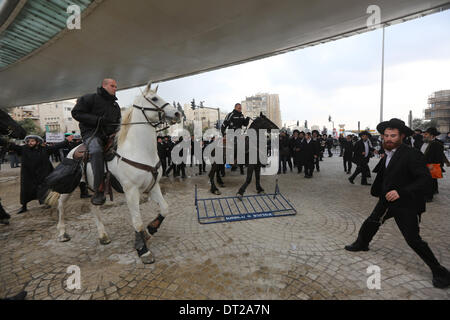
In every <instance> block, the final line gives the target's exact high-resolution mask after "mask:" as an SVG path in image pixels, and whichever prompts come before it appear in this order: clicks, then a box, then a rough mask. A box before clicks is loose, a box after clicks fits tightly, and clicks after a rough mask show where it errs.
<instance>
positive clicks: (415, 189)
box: [345, 118, 450, 288]
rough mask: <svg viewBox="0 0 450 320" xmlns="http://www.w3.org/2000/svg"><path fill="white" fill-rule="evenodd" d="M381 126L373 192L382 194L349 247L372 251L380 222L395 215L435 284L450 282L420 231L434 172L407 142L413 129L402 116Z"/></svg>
mask: <svg viewBox="0 0 450 320" xmlns="http://www.w3.org/2000/svg"><path fill="white" fill-rule="evenodd" d="M377 130H378V131H379V132H380V134H382V135H383V138H384V142H383V148H384V150H385V156H384V157H383V158H382V159H381V160H380V162H379V163H378V165H377V169H378V170H377V176H376V178H375V181H374V183H373V186H372V190H371V194H372V195H373V196H374V197H377V198H379V200H378V203H377V204H376V206H375V208H374V209H373V211H372V213H371V215H370V216H369V217H368V218H367V219H366V220H365V221H364V223H363V224H362V226H361V229H360V230H359V234H358V238H357V239H356V241H355V242H354V243H352V244H351V245H348V246H346V247H345V249H346V250H348V251H368V250H369V243H370V241H371V240H372V238H373V237H374V236H375V234H376V233H377V231H378V229H379V228H380V226H381V225H382V224H383V223H384V221H386V220H387V219H389V218H392V217H393V218H394V219H395V222H396V223H397V226H398V228H399V229H400V231H401V233H402V235H403V237H404V238H405V240H406V242H407V243H408V245H409V246H410V247H411V248H412V249H413V250H414V251H415V252H416V253H417V254H418V255H419V257H420V258H422V260H423V261H424V262H425V263H426V264H427V265H428V267H429V268H430V269H431V272H432V274H433V285H434V286H435V287H437V288H446V287H448V286H449V285H450V272H449V271H448V270H447V269H446V268H445V267H443V266H441V265H440V264H439V262H438V261H437V259H436V257H435V256H434V254H433V252H432V251H431V249H430V247H429V246H428V244H427V243H426V242H425V241H423V240H422V238H421V237H420V235H419V222H420V216H421V214H422V213H423V212H425V196H426V192H427V189H428V188H430V185H431V175H430V172H429V170H428V168H427V166H426V164H425V160H424V157H423V155H422V154H421V153H420V152H419V151H418V150H417V149H415V148H411V147H409V146H408V145H406V144H403V140H404V139H405V137H407V136H410V135H411V134H412V133H413V132H412V130H411V129H410V128H408V127H407V126H406V125H405V123H404V122H403V121H402V120H399V119H395V118H394V119H391V120H390V121H385V122H381V123H380V124H379V125H378V126H377Z"/></svg>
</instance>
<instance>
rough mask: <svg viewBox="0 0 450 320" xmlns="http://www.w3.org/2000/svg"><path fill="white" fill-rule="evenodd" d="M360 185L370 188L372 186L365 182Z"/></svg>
mask: <svg viewBox="0 0 450 320" xmlns="http://www.w3.org/2000/svg"><path fill="white" fill-rule="evenodd" d="M361 185H362V186H371V185H372V184H371V183H367V182H361Z"/></svg>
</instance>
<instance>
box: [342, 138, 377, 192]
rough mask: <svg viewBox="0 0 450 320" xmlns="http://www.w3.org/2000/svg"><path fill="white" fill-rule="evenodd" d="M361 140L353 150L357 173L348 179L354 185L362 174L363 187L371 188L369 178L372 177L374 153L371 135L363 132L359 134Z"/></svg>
mask: <svg viewBox="0 0 450 320" xmlns="http://www.w3.org/2000/svg"><path fill="white" fill-rule="evenodd" d="M359 136H360V138H361V140H359V141H358V142H356V143H355V146H354V149H353V159H352V161H353V163H355V164H356V170H355V172H354V173H353V174H352V175H351V176H350V178H348V181H350V183H351V184H354V183H355V182H354V180H355V178H356V176H357V175H358V174H360V173H361V185H363V186H370V183H368V182H367V178H368V177H370V169H369V161H370V155H371V153H372V152H373V150H374V149H373V148H372V147H371V144H370V142H369V139H370V137H371V134H370V133H369V132H367V131H362V132H361V133H360V134H359Z"/></svg>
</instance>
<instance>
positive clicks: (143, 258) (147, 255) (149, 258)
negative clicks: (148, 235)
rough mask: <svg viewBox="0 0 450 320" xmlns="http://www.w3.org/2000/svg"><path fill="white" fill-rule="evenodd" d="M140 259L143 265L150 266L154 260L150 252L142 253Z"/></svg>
mask: <svg viewBox="0 0 450 320" xmlns="http://www.w3.org/2000/svg"><path fill="white" fill-rule="evenodd" d="M140 258H141V261H142V263H143V264H152V263H154V262H155V258H154V257H153V254H152V253H151V252H150V251H147V252H146V253H144V254H143V255H142V256H140Z"/></svg>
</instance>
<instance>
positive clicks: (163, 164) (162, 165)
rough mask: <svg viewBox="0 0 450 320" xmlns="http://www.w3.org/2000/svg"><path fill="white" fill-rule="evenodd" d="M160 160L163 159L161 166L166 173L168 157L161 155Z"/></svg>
mask: <svg viewBox="0 0 450 320" xmlns="http://www.w3.org/2000/svg"><path fill="white" fill-rule="evenodd" d="M159 160H160V161H161V167H162V169H163V174H164V175H165V174H166V170H167V162H166V157H159Z"/></svg>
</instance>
